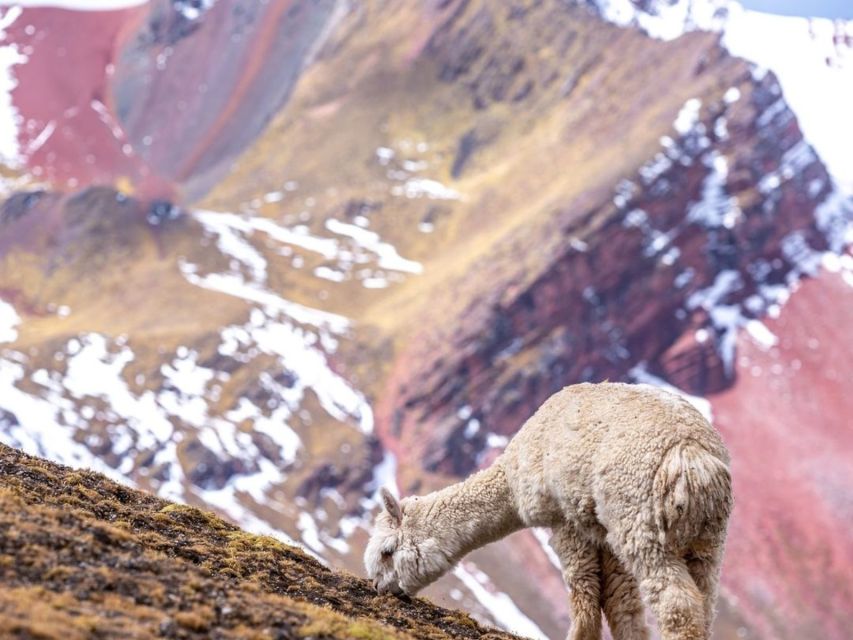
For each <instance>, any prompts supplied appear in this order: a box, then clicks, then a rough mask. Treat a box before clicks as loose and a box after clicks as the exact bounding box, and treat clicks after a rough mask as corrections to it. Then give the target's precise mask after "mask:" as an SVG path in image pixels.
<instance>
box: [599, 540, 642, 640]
mask: <svg viewBox="0 0 853 640" xmlns="http://www.w3.org/2000/svg"><path fill="white" fill-rule="evenodd" d="M601 569H602V575H601V604H602V607H601V608H602V609H604V616H605V618H607V625H608V626H609V627H610V633H611V635H612V636H613V640H648V638H649V628H648V626H647V625H646V615H645V610H644V608H643V601H642V599H641V597H640V588H639V586H638V585H637V581H636V580H635V579H634V576H632V575H631V574H630V573H629V572H628V571H627V570H626V569H625V567H624V566H622V563H621V562H620V561H619V559H618V558H617V557H616V556H615V555H614V554H613V551H611V550H610V547H608V546H605V547H604V548H603V550H602V554H601Z"/></svg>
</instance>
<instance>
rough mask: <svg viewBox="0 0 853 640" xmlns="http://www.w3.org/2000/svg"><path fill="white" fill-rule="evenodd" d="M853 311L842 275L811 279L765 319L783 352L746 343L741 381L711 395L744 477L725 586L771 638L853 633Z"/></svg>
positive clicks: (738, 475)
mask: <svg viewBox="0 0 853 640" xmlns="http://www.w3.org/2000/svg"><path fill="white" fill-rule="evenodd" d="M829 309H832V313H828V310H829ZM836 313H837V314H838V315H836ZM850 314H853V289H851V287H850V285H849V284H848V283H847V282H845V281H844V280H843V279H842V278H841V276H840V275H838V274H834V273H823V274H821V275H820V277H818V278H816V279H814V280H807V281H805V282H804V283H803V284H802V286H801V287H800V288H799V290H798V291H797V292H796V293H794V295H793V296H792V297H791V299H790V301H789V302H788V303H787V304H786V305H785V306H784V307H783V308H782V312H781V314H780V315H779V317H778V318H769V319H765V320H764V324H765V325H766V326H767V328H768V329H769V330H770V332H771V333H772V334H773V335H775V336H776V340H777V341H778V342H777V344H775V345H774V346H769V347H768V346H763V345H762V344H761V343H759V342H758V341H756V340H755V339H754V338H752V337H750V336H749V335H748V334H746V333H744V334H741V336H740V337H739V339H738V345H737V348H738V358H737V372H738V376H737V382H736V384H735V385H734V386H733V387H732V388H731V389H729V390H727V391H725V392H724V393H721V394H718V395H715V396H712V397H711V403H712V405H713V412H714V422H715V424H716V425H717V427H718V428H719V429H720V431H721V432H722V434H723V436H724V437H725V440H726V443H727V444H728V446H729V449H730V451H731V454H732V460H733V472H734V474H733V475H734V492H735V510H734V515H733V517H732V522H731V527H730V531H729V537H728V545H727V551H726V554H727V555H726V566H725V569H724V575H725V585H726V588H727V590H729V591H730V592H731V593H733V594H736V595H737V598H738V606H739V607H740V608H742V610H744V612H745V613H747V614H748V615H749V618H750V620H751V621H753V622H754V624H756V625H757V628H758V630H759V631H760V635H761V637H778V638H818V637H820V638H834V639H837V640H842V638H847V637H849V635H850V627H849V622H850V612H851V611H853V594H851V592H850V590H849V584H850V568H851V567H853V536H851V535H850V523H851V522H853V497H851V491H850V487H851V486H853V471H851V465H850V460H851V454H853V431H851V429H850V416H851V415H853V394H851V393H850V390H849V386H850V362H851V361H853V334H851V332H850V329H849V326H848V325H847V324H846V323H844V322H839V321H838V318H848V317H850Z"/></svg>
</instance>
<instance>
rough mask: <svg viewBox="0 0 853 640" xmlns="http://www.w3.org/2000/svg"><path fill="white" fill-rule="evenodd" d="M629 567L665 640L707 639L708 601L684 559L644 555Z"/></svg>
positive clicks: (669, 555)
mask: <svg viewBox="0 0 853 640" xmlns="http://www.w3.org/2000/svg"><path fill="white" fill-rule="evenodd" d="M647 551H648V550H647ZM629 564H630V566H631V568H632V570H633V572H634V575H635V576H636V578H637V580H638V581H639V584H640V591H641V592H642V593H643V595H644V596H645V598H646V601H647V603H648V605H649V607H650V608H651V610H652V612H653V613H654V614H655V617H656V618H657V621H658V627H659V628H660V632H661V638H662V640H705V639H706V628H707V627H706V624H705V603H704V598H703V597H702V593H701V592H700V591H699V589H698V587H697V586H696V583H695V582H694V581H693V578H692V577H691V576H690V572H689V571H688V569H687V564H686V563H685V562H684V560H683V559H682V558H679V557H677V556H675V555H673V554H668V553H667V554H662V553H661V554H658V553H644V554H639V557H635V558H634V561H633V562H631V563H629Z"/></svg>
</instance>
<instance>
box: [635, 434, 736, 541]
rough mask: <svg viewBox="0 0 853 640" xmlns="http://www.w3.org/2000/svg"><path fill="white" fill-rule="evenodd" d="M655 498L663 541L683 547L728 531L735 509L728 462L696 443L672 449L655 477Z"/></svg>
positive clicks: (659, 532) (686, 443)
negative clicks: (704, 537) (726, 529)
mask: <svg viewBox="0 0 853 640" xmlns="http://www.w3.org/2000/svg"><path fill="white" fill-rule="evenodd" d="M652 492H653V498H654V504H655V513H656V519H657V525H658V535H659V538H660V542H661V544H663V545H666V546H672V545H674V546H676V547H681V546H684V545H689V544H690V543H691V542H692V541H694V540H696V539H698V538H700V537H702V535H703V534H707V533H708V532H709V531H710V530H721V531H725V527H726V523H727V522H728V518H729V513H730V512H731V507H732V480H731V474H730V473H729V468H728V465H727V464H726V462H724V461H723V460H721V459H720V458H718V457H717V456H715V455H714V454H712V453H710V452H709V451H707V450H706V449H704V448H703V447H702V446H700V445H699V444H696V443H695V442H685V443H681V444H677V445H675V446H674V447H672V448H671V449H670V450H669V451H668V452H667V454H666V455H665V456H664V458H663V461H662V462H661V465H660V467H659V469H658V471H657V473H656V474H655V479H654V486H653V490H652Z"/></svg>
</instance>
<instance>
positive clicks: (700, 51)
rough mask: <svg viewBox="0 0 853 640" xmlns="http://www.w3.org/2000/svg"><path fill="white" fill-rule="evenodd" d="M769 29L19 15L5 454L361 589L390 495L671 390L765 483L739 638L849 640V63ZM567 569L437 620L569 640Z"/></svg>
mask: <svg viewBox="0 0 853 640" xmlns="http://www.w3.org/2000/svg"><path fill="white" fill-rule="evenodd" d="M123 4H132V3H123ZM757 15H758V16H759V18H758V19H759V20H764V22H762V23H761V25H762V29H765V32H766V33H767V34H771V35H773V37H770V35H768V37H767V38H766V42H768V43H770V44H767V45H766V46H764V47H761V46H759V44H760V43H761V42H763V41H762V39H761V38H760V37H757V36H756V37H754V38H752V40H754V41H755V42H756V43H758V44H755V45H752V41H751V40H750V38H749V37H746V36H750V37H751V36H754V35H755V33H760V32H761V31H760V30H759V31H756V28H753V27H749V25H750V24H751V21H753V20H755V19H756V17H755V16H756V14H753V13H752V12H743V11H742V10H740V9H739V7H738V6H737V5H735V4H733V3H728V2H725V3H724V2H698V1H697V2H691V3H688V2H684V1H683V0H682V1H673V2H664V1H662V0H661V1H658V2H603V1H602V2H565V1H558V0H541V1H538V2H534V1H530V2H521V1H519V2H513V3H500V4H499V3H490V2H486V1H484V0H456V1H453V0H423V1H422V2H417V3H392V2H383V1H380V0H373V1H365V2H360V3H347V2H332V1H330V2H313V3H305V2H298V1H294V2H278V3H254V2H252V3H250V2H236V1H232V2H228V1H226V0H218V1H217V2H207V1H205V2H185V1H175V2H171V3H170V2H165V1H154V2H151V3H140V4H133V5H132V6H125V7H123V8H118V9H115V10H112V11H101V12H81V11H69V10H65V9H56V8H49V7H48V8H24V9H18V8H14V7H13V8H10V9H7V11H6V13H4V14H3V18H2V19H0V25H2V30H3V31H4V33H5V34H6V35H5V40H4V42H3V43H2V45H3V47H2V50H3V51H6V53H5V54H3V55H2V56H0V59H3V60H12V61H14V64H12V65H11V66H9V67H8V68H9V72H8V77H10V78H12V79H13V81H14V82H17V85H16V86H14V88H12V89H11V94H10V98H9V100H8V105H9V109H8V110H7V112H6V113H7V115H8V114H11V115H8V118H7V120H8V121H10V122H13V123H15V126H16V129H15V131H16V135H15V136H13V137H12V140H11V142H10V143H8V144H6V145H5V147H3V148H4V149H6V148H8V150H7V151H4V152H3V158H4V159H5V161H6V164H7V166H6V168H5V169H4V170H3V172H2V173H3V176H4V182H2V185H3V188H4V189H5V190H6V192H7V194H8V197H7V199H6V202H5V204H3V206H2V208H0V298H2V301H0V340H2V341H4V344H3V345H2V346H0V438H2V440H3V442H5V443H7V444H9V445H11V446H14V447H18V448H21V449H24V450H25V451H27V452H30V453H34V454H37V455H41V456H44V457H47V458H50V459H52V460H57V461H59V462H62V463H64V464H69V465H72V466H77V467H91V468H94V469H95V470H97V471H101V472H103V473H106V474H108V475H110V476H111V477H113V478H115V479H120V480H121V481H122V482H125V483H130V484H132V485H133V486H136V487H138V488H140V489H145V490H150V491H153V492H156V493H158V494H159V495H160V496H161V497H163V498H166V499H170V500H176V501H181V502H185V503H189V504H194V505H198V506H204V507H206V508H211V509H215V510H216V511H217V512H218V513H220V514H221V515H223V516H226V517H227V518H229V519H230V520H232V521H234V522H236V523H237V524H239V525H240V526H243V527H244V528H247V529H249V530H251V531H253V532H255V533H264V534H270V535H275V536H277V537H279V538H280V539H282V540H283V541H285V542H297V543H299V544H302V545H303V546H304V547H305V548H307V549H308V550H309V551H310V552H311V553H313V554H316V555H317V556H319V557H321V558H323V559H324V560H325V561H326V562H328V563H329V564H331V565H334V566H340V567H344V568H348V569H350V570H353V571H360V570H361V568H360V557H361V551H362V549H363V545H364V542H365V539H366V531H367V529H368V528H369V522H370V514H371V510H372V509H373V508H374V507H375V504H376V503H375V500H374V495H375V492H376V490H377V489H378V487H379V486H382V485H389V486H392V487H398V488H399V490H400V491H402V492H403V493H404V494H408V493H411V492H423V491H428V490H430V489H432V488H436V487H439V486H443V485H445V484H447V483H449V482H453V481H455V480H457V479H458V478H460V477H462V476H464V475H466V474H468V473H470V472H471V471H473V470H475V469H477V468H479V467H481V466H483V465H486V464H488V463H489V462H490V461H491V460H492V459H493V458H494V457H495V456H496V455H497V454H498V453H499V452H500V450H501V449H502V447H503V446H504V445H505V444H506V442H507V440H508V438H509V437H511V436H512V434H513V433H514V432H515V431H516V430H517V429H518V428H519V426H520V425H521V424H522V423H523V421H524V420H525V419H526V418H527V417H528V416H529V415H530V414H531V413H532V412H533V410H534V409H535V408H536V407H537V406H538V405H539V404H540V403H541V402H542V401H543V400H544V399H545V398H546V397H547V396H548V395H549V394H550V393H552V392H553V391H555V390H557V389H559V388H561V387H563V386H564V385H566V384H570V383H573V382H578V381H581V380H602V379H605V378H609V379H611V380H617V379H621V380H638V381H645V382H652V383H654V384H661V385H671V386H673V387H676V388H677V389H679V390H680V391H681V392H683V393H687V394H690V397H691V398H692V399H693V401H694V402H696V403H697V404H698V405H699V406H700V407H701V408H702V409H703V410H704V411H706V412H707V413H708V415H710V416H711V417H712V419H713V421H714V424H715V425H716V426H717V427H718V428H719V429H720V431H721V432H722V433H723V435H724V437H725V439H726V441H727V442H728V443H729V446H730V448H731V450H732V454H733V460H734V482H735V495H736V507H735V514H734V517H733V521H732V530H731V534H730V539H729V547H728V554H727V564H726V567H725V569H724V576H723V584H724V591H723V598H722V604H721V606H722V611H721V615H720V619H719V623H718V630H717V635H718V637H720V638H735V637H738V638H740V637H753V638H783V639H784V638H804V637H822V638H843V637H846V629H847V628H848V626H849V622H850V619H849V611H851V610H853V602H851V590H850V588H849V587H850V580H849V576H848V573H849V571H848V569H849V567H850V566H853V546H852V545H851V541H850V537H849V535H847V532H846V526H845V524H846V522H848V521H849V519H850V515H851V512H852V511H853V509H852V508H851V504H853V503H852V502H851V493H850V489H849V487H850V486H851V482H850V480H851V478H850V473H849V471H848V470H847V468H848V466H849V465H847V464H846V460H848V459H849V457H850V454H851V452H853V442H851V440H850V436H849V429H848V428H847V424H846V416H847V415H849V414H850V412H851V410H853V401H851V400H850V397H851V396H850V394H847V393H846V388H845V387H846V384H845V383H846V381H847V380H849V379H850V364H849V363H850V362H851V361H853V359H852V358H851V356H853V338H851V334H850V332H849V331H846V330H845V320H844V319H845V318H846V317H847V314H848V313H849V311H850V310H851V304H853V303H851V289H850V283H851V282H853V256H851V255H850V252H849V248H848V247H849V241H850V237H851V236H850V228H851V226H850V220H851V215H853V204H851V201H850V198H849V196H848V192H847V190H846V189H847V185H848V184H851V182H849V179H850V178H851V177H853V175H851V173H848V170H847V168H846V167H845V164H844V163H843V162H841V161H839V160H838V158H842V159H843V158H846V155H844V154H837V153H834V150H836V149H837V148H842V147H843V146H844V140H846V138H845V133H847V132H849V123H847V121H846V120H845V119H844V118H843V117H836V116H835V115H833V114H835V113H836V112H835V111H834V109H835V108H836V107H838V109H839V112H840V111H842V110H843V105H845V104H849V105H851V108H853V99H851V100H850V101H849V102H846V103H845V102H844V100H845V99H846V98H845V96H846V95H847V93H846V92H848V90H849V87H850V86H853V84H846V83H845V82H844V78H846V77H847V75H848V74H849V73H850V68H851V66H850V62H849V61H850V55H849V51H850V50H851V49H850V39H849V38H848V37H847V36H846V35H845V34H846V33H849V25H847V24H846V23H830V22H829V21H812V22H808V21H806V20H799V21H795V22H790V23H789V22H784V23H781V26H779V25H780V23H779V22H778V20H777V18H774V17H765V18H761V16H762V15H763V14H757ZM791 20H796V19H791ZM68 25H73V28H68ZM744 25H746V26H744ZM60 26H62V27H64V28H60ZM748 27H749V28H748ZM799 37H802V38H805V39H806V40H807V41H808V42H809V43H810V44H809V46H808V47H800V48H799V49H797V50H798V51H802V52H803V53H802V55H803V61H802V64H801V65H799V66H797V65H793V66H792V63H791V62H790V56H788V55H787V50H786V48H785V47H784V46H771V44H772V43H779V42H784V41H785V40H786V39H787V40H788V41H791V42H794V41H798V40H796V39H797V38H799ZM739 47H740V48H739ZM750 47H751V48H750ZM827 52H829V53H827ZM733 54H740V55H744V56H747V57H748V59H747V60H744V59H742V58H738V57H735V55H733ZM764 54H766V56H765V58H762V59H759V58H758V56H759V55H764ZM783 54H785V55H783ZM69 64H70V65H73V67H74V69H75V72H74V73H68V72H67V71H66V69H67V68H68V66H69ZM802 68H807V69H808V70H809V71H808V72H807V73H803V71H802ZM0 77H2V75H0ZM803 77H805V78H806V79H807V80H808V84H807V85H805V86H804V85H803V84H802V83H803V82H805V81H806V80H803ZM13 84H14V83H13ZM0 102H2V101H0ZM0 113H2V110H0ZM4 122H5V120H4ZM51 123H52V124H51ZM826 131H829V132H830V133H831V134H832V135H824V133H825V132H826ZM848 137H849V136H848ZM36 143H38V144H36ZM547 535H548V534H547V532H525V533H522V534H518V535H515V536H512V537H511V538H509V539H507V540H505V541H502V542H500V543H498V544H495V545H492V546H491V547H489V548H486V549H483V550H480V551H478V552H475V553H474V554H472V556H471V557H470V559H469V561H466V562H465V563H463V565H462V566H461V567H460V568H459V569H458V570H457V571H456V572H455V573H454V574H453V575H452V576H449V577H447V578H445V579H443V580H442V581H440V582H439V583H437V585H435V586H434V587H433V588H431V590H430V591H429V592H428V594H429V595H430V596H431V597H433V598H434V599H436V600H437V601H438V602H439V603H441V604H444V605H448V606H453V607H455V608H464V609H467V610H470V611H472V612H473V613H474V614H475V615H477V616H479V617H480V618H481V619H483V620H488V621H491V622H497V623H498V624H500V625H502V626H504V627H505V628H509V629H512V630H515V631H517V632H519V633H521V634H523V635H527V636H530V637H537V636H538V637H541V636H544V635H547V636H550V637H559V636H561V635H562V634H564V633H565V630H566V628H567V627H568V624H569V620H568V617H567V613H566V605H565V589H564V587H563V586H562V580H561V578H560V574H559V571H558V569H557V568H556V567H555V566H554V564H553V562H552V560H551V559H550V557H549V555H548V553H547V551H546V548H547V547H546V545H545V541H546V540H547Z"/></svg>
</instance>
